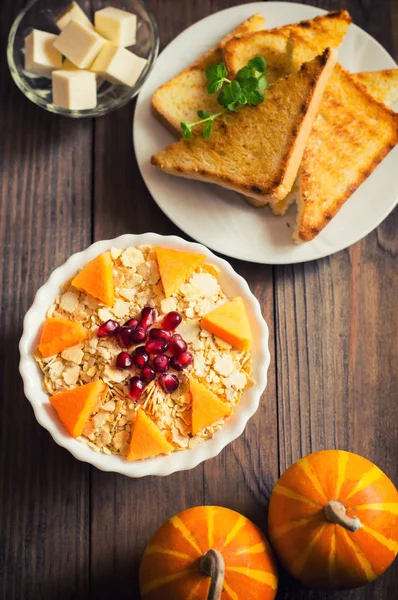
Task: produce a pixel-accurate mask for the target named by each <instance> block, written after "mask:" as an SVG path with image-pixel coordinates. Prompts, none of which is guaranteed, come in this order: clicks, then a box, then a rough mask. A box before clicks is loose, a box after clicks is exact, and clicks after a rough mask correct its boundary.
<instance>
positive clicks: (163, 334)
mask: <svg viewBox="0 0 398 600" xmlns="http://www.w3.org/2000/svg"><path fill="white" fill-rule="evenodd" d="M170 335H171V334H170V333H169V332H168V331H166V330H165V329H159V327H153V329H151V330H150V332H149V337H150V338H151V340H153V339H154V338H158V339H159V338H163V339H164V340H167V341H169V339H170Z"/></svg>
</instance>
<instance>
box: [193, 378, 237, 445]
mask: <svg viewBox="0 0 398 600" xmlns="http://www.w3.org/2000/svg"><path fill="white" fill-rule="evenodd" d="M189 387H190V392H191V396H192V434H193V435H196V434H197V433H198V431H200V430H201V429H203V427H207V426H208V425H213V423H215V422H216V421H218V420H219V419H222V418H223V417H228V416H229V415H230V414H231V412H232V411H231V407H230V406H228V404H226V403H225V402H223V401H222V400H220V398H219V397H218V396H216V395H215V394H213V392H211V391H210V390H209V389H208V388H207V387H205V386H204V385H203V384H202V383H199V381H197V380H196V379H193V378H192V377H191V378H190V380H189Z"/></svg>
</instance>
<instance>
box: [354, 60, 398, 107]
mask: <svg viewBox="0 0 398 600" xmlns="http://www.w3.org/2000/svg"><path fill="white" fill-rule="evenodd" d="M351 77H352V78H353V79H354V81H356V82H359V83H362V85H364V86H365V87H366V89H367V90H368V92H369V93H370V94H371V95H372V96H373V98H375V99H376V100H378V101H379V102H384V104H387V106H390V105H391V104H394V103H395V102H397V101H398V69H386V70H384V71H370V72H364V73H355V74H352V75H351Z"/></svg>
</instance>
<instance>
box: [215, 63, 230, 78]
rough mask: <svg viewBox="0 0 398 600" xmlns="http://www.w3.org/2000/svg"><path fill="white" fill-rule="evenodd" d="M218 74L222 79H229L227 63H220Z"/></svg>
mask: <svg viewBox="0 0 398 600" xmlns="http://www.w3.org/2000/svg"><path fill="white" fill-rule="evenodd" d="M217 73H218V76H219V78H220V79H225V77H227V75H228V71H227V67H226V66H225V63H219V64H218V65H217Z"/></svg>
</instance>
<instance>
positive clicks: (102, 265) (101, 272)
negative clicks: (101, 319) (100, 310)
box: [72, 252, 115, 306]
mask: <svg viewBox="0 0 398 600" xmlns="http://www.w3.org/2000/svg"><path fill="white" fill-rule="evenodd" d="M72 285H74V286H75V288H77V289H78V290H82V291H83V292H87V294H90V295H91V296H94V298H97V299H98V300H101V302H103V303H104V304H107V305H108V306H113V305H114V303H115V285H114V283H113V263H112V259H111V255H110V253H109V252H104V253H103V254H100V255H99V256H97V257H96V258H94V260H92V261H91V262H89V263H88V265H86V266H85V267H84V268H83V269H82V270H81V271H80V273H78V275H76V277H75V278H74V279H72Z"/></svg>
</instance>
